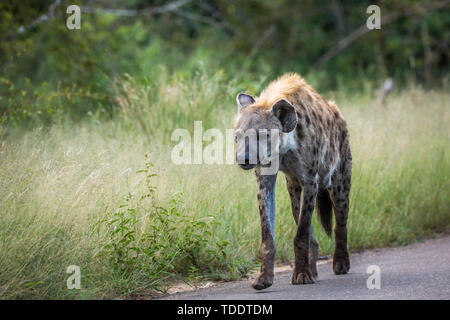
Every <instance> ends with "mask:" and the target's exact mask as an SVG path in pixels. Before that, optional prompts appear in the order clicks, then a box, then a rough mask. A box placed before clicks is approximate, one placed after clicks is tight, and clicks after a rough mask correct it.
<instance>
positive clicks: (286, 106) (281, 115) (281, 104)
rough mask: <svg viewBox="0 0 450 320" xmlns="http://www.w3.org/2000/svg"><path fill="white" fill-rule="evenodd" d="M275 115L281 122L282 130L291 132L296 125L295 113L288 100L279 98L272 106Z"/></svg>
mask: <svg viewBox="0 0 450 320" xmlns="http://www.w3.org/2000/svg"><path fill="white" fill-rule="evenodd" d="M272 112H273V115H274V116H275V117H277V118H278V120H280V122H281V126H282V129H281V131H283V132H291V131H292V130H294V129H295V127H296V126H297V121H298V119H297V113H296V112H295V109H294V107H293V106H292V104H290V103H289V102H288V101H286V100H284V99H281V100H279V101H278V102H277V103H275V104H274V105H273V107H272Z"/></svg>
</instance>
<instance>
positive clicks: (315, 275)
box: [310, 264, 319, 280]
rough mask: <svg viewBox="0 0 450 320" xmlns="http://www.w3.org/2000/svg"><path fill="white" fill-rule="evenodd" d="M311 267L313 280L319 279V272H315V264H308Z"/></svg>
mask: <svg viewBox="0 0 450 320" xmlns="http://www.w3.org/2000/svg"><path fill="white" fill-rule="evenodd" d="M310 268H311V275H312V277H313V279H314V280H318V279H319V274H318V273H317V266H316V265H315V264H314V265H310Z"/></svg>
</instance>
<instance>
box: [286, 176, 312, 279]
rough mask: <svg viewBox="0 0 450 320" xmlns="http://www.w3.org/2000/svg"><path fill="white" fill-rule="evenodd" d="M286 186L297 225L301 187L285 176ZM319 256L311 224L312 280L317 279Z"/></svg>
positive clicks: (309, 254) (310, 261)
mask: <svg viewBox="0 0 450 320" xmlns="http://www.w3.org/2000/svg"><path fill="white" fill-rule="evenodd" d="M286 186H287V189H288V192H289V196H290V197H291V205H292V215H293V216H294V220H295V224H296V225H298V219H299V216H300V210H301V197H302V185H301V183H300V182H299V181H298V179H297V178H295V177H288V176H286ZM318 256H319V242H318V241H317V238H316V235H315V233H314V228H313V226H312V224H311V228H310V242H309V251H308V260H309V267H310V270H311V274H312V276H313V277H314V279H317V278H318V273H317V258H318Z"/></svg>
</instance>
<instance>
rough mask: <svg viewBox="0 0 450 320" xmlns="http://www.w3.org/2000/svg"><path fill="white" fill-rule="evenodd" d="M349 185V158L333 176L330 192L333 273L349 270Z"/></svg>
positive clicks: (342, 272) (344, 272)
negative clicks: (332, 230)
mask: <svg viewBox="0 0 450 320" xmlns="http://www.w3.org/2000/svg"><path fill="white" fill-rule="evenodd" d="M350 186H351V160H350V161H347V162H344V163H342V165H341V168H340V170H339V171H338V172H336V173H335V174H334V176H333V187H332V190H331V192H330V196H331V201H332V203H333V210H334V214H335V218H336V223H335V227H334V236H335V242H336V248H335V250H334V256H333V271H334V273H335V274H346V273H348V271H349V270H350V257H349V254H348V248H347V219H348V210H349V196H350Z"/></svg>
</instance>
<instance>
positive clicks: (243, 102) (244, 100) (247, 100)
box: [236, 92, 255, 113]
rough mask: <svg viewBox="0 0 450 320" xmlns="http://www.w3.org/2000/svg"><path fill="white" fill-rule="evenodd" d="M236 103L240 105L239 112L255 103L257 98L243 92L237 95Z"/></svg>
mask: <svg viewBox="0 0 450 320" xmlns="http://www.w3.org/2000/svg"><path fill="white" fill-rule="evenodd" d="M236 103H237V106H238V113H239V112H241V111H242V109H244V108H245V107H246V106H248V105H251V104H252V103H255V99H254V98H253V97H252V96H251V95H248V94H245V93H242V92H241V93H239V94H238V95H237V96H236Z"/></svg>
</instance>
